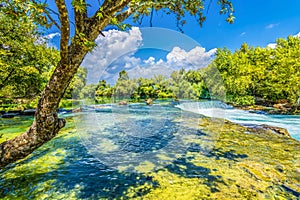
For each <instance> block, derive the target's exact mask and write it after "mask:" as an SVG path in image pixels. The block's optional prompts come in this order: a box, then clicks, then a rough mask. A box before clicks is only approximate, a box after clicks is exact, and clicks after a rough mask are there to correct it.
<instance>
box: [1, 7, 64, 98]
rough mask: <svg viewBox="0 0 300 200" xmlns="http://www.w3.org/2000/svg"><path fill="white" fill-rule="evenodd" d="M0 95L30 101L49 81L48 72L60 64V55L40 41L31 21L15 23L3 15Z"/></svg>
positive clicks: (21, 20)
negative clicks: (28, 99)
mask: <svg viewBox="0 0 300 200" xmlns="http://www.w3.org/2000/svg"><path fill="white" fill-rule="evenodd" d="M0 30H1V32H0V44H1V45H0V55H1V59H0V74H1V77H0V95H1V96H4V97H8V98H18V97H21V98H31V97H35V96H36V95H38V94H40V92H41V91H42V90H43V87H44V86H45V84H46V83H47V81H48V79H49V78H48V74H47V72H48V71H49V70H50V68H51V67H54V66H55V65H56V64H57V62H58V61H59V52H58V51H57V50H55V49H54V48H48V47H47V46H46V43H45V42H43V41H42V40H41V39H40V40H39V38H40V37H41V36H40V35H39V33H38V32H37V27H36V25H34V24H33V23H32V22H31V21H30V19H29V18H28V17H24V18H22V19H16V18H15V17H13V16H11V15H9V14H7V13H5V12H3V11H2V10H1V11H0Z"/></svg>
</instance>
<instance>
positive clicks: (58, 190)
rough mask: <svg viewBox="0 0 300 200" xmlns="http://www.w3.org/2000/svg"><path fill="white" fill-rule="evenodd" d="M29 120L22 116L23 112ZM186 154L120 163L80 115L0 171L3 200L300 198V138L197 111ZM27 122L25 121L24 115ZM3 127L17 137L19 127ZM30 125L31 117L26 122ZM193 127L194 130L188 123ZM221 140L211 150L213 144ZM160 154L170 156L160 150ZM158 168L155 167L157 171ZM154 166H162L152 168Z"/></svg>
mask: <svg viewBox="0 0 300 200" xmlns="http://www.w3.org/2000/svg"><path fill="white" fill-rule="evenodd" d="M20 120H21V119H20ZM189 120H191V121H194V122H197V127H192V126H191V123H189V121H185V124H183V125H185V126H189V127H190V128H197V130H198V131H197V137H194V138H192V139H191V140H190V141H189V143H188V144H187V145H189V146H188V148H187V149H186V151H185V152H184V154H182V155H180V156H178V158H176V159H175V160H170V163H169V164H168V165H166V166H165V167H163V168H159V169H156V168H155V163H151V162H149V161H144V162H141V163H140V165H139V166H138V167H136V168H135V170H136V171H133V172H128V171H126V170H124V169H122V168H119V169H112V168H108V167H107V166H105V165H103V164H102V163H101V160H97V159H95V158H93V156H91V155H90V154H89V153H88V151H87V150H86V148H85V146H84V145H82V143H81V140H80V137H79V135H78V134H77V133H76V130H75V129H74V126H73V124H72V122H71V121H72V120H71V119H68V121H69V122H71V123H68V127H66V128H65V129H63V131H62V132H61V133H60V134H59V135H57V136H56V137H55V138H54V139H53V140H51V141H50V142H48V143H47V144H45V145H43V146H42V147H41V148H39V149H38V150H36V151H35V152H34V153H33V154H32V155H30V156H28V157H27V158H25V159H23V160H21V161H19V162H18V163H15V164H11V165H9V166H7V167H5V168H3V169H1V171H0V197H1V199H299V198H300V189H299V188H300V187H299V186H300V177H299V174H300V156H299V151H300V142H299V141H297V140H294V139H291V138H288V137H286V136H284V135H280V134H274V133H272V132H270V131H263V130H260V131H259V132H257V131H255V130H252V129H249V128H247V127H243V126H240V125H238V124H234V123H231V122H228V121H224V120H221V119H212V118H205V117H201V116H199V117H195V118H193V119H189ZM24 123H25V122H24ZM24 123H23V122H22V123H20V124H19V125H18V126H14V130H13V131H12V130H9V127H10V126H9V124H8V122H7V124H6V125H5V127H2V129H1V132H2V133H5V134H6V132H7V133H8V134H6V135H8V136H7V137H13V136H14V134H12V135H9V134H10V133H11V132H14V131H15V130H17V128H18V127H19V128H20V130H19V131H16V132H22V131H23V129H24ZM25 124H26V123H25ZM186 130H188V129H186ZM208 143H210V144H213V146H211V147H210V148H208V150H206V151H205V150H203V148H206V145H207V144H208ZM157 159H164V160H166V159H167V156H166V155H158V157H157ZM149 169H150V170H149ZM151 169H154V170H152V171H151Z"/></svg>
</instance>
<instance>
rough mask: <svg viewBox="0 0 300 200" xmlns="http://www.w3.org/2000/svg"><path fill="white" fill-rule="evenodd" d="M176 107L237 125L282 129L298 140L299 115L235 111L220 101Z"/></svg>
mask: <svg viewBox="0 0 300 200" xmlns="http://www.w3.org/2000/svg"><path fill="white" fill-rule="evenodd" d="M177 107H178V108H180V109H182V110H185V111H190V112H194V113H198V114H201V115H205V116H208V117H217V118H224V119H227V120H229V121H232V122H235V123H239V124H258V125H259V124H267V125H271V126H277V127H282V128H285V129H287V130H288V132H289V133H290V135H291V136H292V137H293V138H294V139H296V140H300V115H270V114H264V113H263V112H262V113H261V114H257V113H252V112H249V111H246V110H239V109H235V108H233V107H232V106H229V105H227V104H224V103H222V102H220V101H206V102H182V103H180V104H179V105H177Z"/></svg>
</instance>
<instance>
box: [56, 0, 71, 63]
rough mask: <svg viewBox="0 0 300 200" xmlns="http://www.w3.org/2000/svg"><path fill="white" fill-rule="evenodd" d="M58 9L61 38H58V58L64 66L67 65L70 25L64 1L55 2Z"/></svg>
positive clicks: (57, 0)
mask: <svg viewBox="0 0 300 200" xmlns="http://www.w3.org/2000/svg"><path fill="white" fill-rule="evenodd" d="M55 3H56V6H57V8H58V13H59V20H60V24H61V29H60V31H61V38H60V57H61V62H62V63H64V64H67V63H69V59H68V57H69V56H68V45H69V39H70V23H69V15H68V10H67V6H66V3H65V1H64V0H55Z"/></svg>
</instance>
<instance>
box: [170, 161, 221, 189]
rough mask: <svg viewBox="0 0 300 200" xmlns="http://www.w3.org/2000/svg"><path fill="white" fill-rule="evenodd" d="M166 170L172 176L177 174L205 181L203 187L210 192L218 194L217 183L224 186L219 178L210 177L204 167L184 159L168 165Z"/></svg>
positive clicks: (207, 169)
mask: <svg viewBox="0 0 300 200" xmlns="http://www.w3.org/2000/svg"><path fill="white" fill-rule="evenodd" d="M166 169H167V170H168V171H169V172H171V173H174V174H178V175H180V176H182V177H185V178H199V179H205V180H206V181H205V182H204V184H205V185H207V186H208V187H209V188H210V190H211V192H219V190H218V189H217V183H222V184H225V182H224V181H223V180H222V177H221V176H214V175H211V174H210V173H211V170H210V169H209V168H206V167H202V166H197V165H195V164H193V163H192V162H190V161H188V160H187V159H186V158H179V159H177V160H175V161H174V162H173V163H172V164H170V165H168V166H167V167H166Z"/></svg>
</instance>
